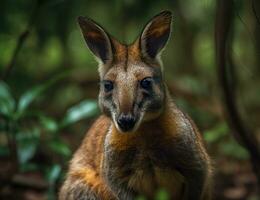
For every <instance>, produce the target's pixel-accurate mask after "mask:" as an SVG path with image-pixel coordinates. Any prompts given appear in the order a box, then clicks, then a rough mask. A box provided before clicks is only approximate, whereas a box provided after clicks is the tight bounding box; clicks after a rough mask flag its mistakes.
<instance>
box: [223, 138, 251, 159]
mask: <svg viewBox="0 0 260 200" xmlns="http://www.w3.org/2000/svg"><path fill="white" fill-rule="evenodd" d="M219 150H220V152H221V153H222V154H224V155H226V156H231V157H233V158H236V159H240V160H247V159H248V158H249V154H248V152H247V150H246V149H245V148H244V147H242V146H241V145H239V144H238V143H237V142H236V141H235V140H234V139H231V140H228V141H225V142H222V143H220V147H219Z"/></svg>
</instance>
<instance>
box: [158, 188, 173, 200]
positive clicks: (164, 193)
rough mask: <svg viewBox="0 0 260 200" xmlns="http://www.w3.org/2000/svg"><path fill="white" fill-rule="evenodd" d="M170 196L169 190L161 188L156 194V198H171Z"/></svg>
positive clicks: (164, 199) (160, 199) (161, 199)
mask: <svg viewBox="0 0 260 200" xmlns="http://www.w3.org/2000/svg"><path fill="white" fill-rule="evenodd" d="M169 199H170V196H169V194H168V192H167V191H166V190H164V189H160V190H159V191H158V192H157V193H156V195H155V200H169Z"/></svg>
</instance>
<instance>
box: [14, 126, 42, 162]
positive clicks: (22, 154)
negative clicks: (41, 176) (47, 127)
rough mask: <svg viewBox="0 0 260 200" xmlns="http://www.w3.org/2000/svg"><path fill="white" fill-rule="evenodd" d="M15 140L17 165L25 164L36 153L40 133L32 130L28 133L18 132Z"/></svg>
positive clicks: (37, 130)
mask: <svg viewBox="0 0 260 200" xmlns="http://www.w3.org/2000/svg"><path fill="white" fill-rule="evenodd" d="M16 140H17V144H18V145H17V147H18V159H19V163H21V164H25V163H26V162H27V161H28V160H30V159H31V158H32V157H33V156H34V155H35V153H36V150H37V147H38V144H39V140H40V131H39V129H37V128H34V129H33V130H30V131H24V132H19V133H17V135H16Z"/></svg>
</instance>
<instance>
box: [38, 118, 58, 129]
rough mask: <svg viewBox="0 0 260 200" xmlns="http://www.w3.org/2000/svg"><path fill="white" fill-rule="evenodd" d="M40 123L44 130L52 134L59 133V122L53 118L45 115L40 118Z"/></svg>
mask: <svg viewBox="0 0 260 200" xmlns="http://www.w3.org/2000/svg"><path fill="white" fill-rule="evenodd" d="M40 123H41V125H42V127H43V128H44V129H46V130H47V131H50V132H57V131H58V124H57V122H56V121H55V120H54V119H53V118H51V117H47V116H44V115H41V116H40Z"/></svg>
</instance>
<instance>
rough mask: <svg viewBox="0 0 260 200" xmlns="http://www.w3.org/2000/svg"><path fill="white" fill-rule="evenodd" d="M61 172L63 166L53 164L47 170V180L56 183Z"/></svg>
mask: <svg viewBox="0 0 260 200" xmlns="http://www.w3.org/2000/svg"><path fill="white" fill-rule="evenodd" d="M60 174H61V166H60V165H58V164H55V165H53V166H52V167H51V168H50V170H48V172H47V180H48V182H49V183H50V184H51V185H52V184H54V183H55V182H56V181H57V179H58V178H59V176H60Z"/></svg>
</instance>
